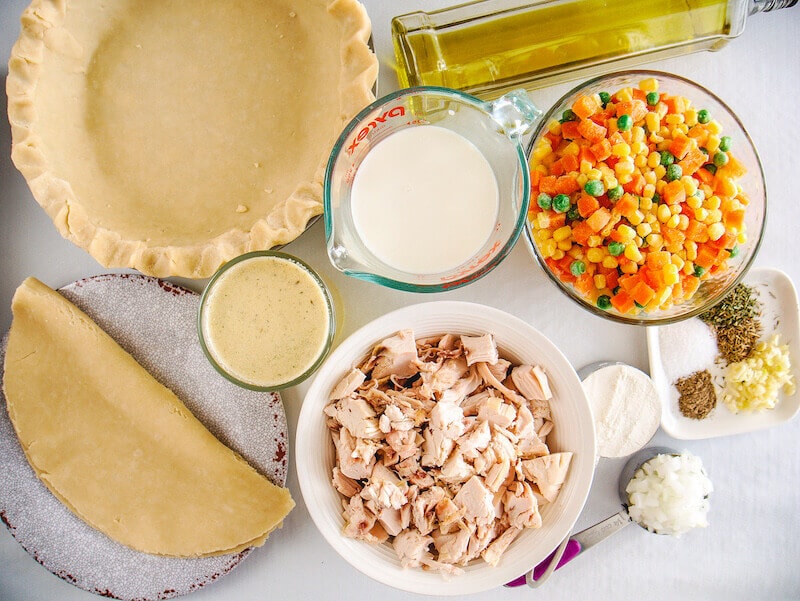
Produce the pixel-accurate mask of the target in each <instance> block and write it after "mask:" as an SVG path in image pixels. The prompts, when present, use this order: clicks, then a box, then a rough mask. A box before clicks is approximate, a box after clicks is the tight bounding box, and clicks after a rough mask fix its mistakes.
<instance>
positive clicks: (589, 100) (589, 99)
mask: <svg viewBox="0 0 800 601" xmlns="http://www.w3.org/2000/svg"><path fill="white" fill-rule="evenodd" d="M600 108H601V107H600V103H599V102H598V100H597V98H596V97H595V96H594V94H587V95H585V96H581V97H579V98H578V99H577V100H576V101H575V102H573V103H572V112H573V113H575V114H576V115H578V117H579V118H580V119H587V118H589V117H591V116H592V115H593V114H594V113H596V112H597V111H599V110H600Z"/></svg>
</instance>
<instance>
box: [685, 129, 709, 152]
mask: <svg viewBox="0 0 800 601" xmlns="http://www.w3.org/2000/svg"><path fill="white" fill-rule="evenodd" d="M687 135H688V136H689V137H690V138H694V140H695V141H696V142H697V146H698V147H702V146H705V145H706V142H707V141H708V129H706V128H705V127H704V126H702V125H695V126H694V127H692V128H690V129H689V133H688V134H687Z"/></svg>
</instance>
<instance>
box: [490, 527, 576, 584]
mask: <svg viewBox="0 0 800 601" xmlns="http://www.w3.org/2000/svg"><path fill="white" fill-rule="evenodd" d="M580 552H581V544H580V543H579V542H578V541H576V540H573V539H570V540H569V541H568V542H567V546H566V548H565V549H564V554H563V555H562V556H561V559H560V560H559V562H558V565H557V566H556V570H557V569H558V568H560V567H561V566H563V565H564V564H566V563H567V562H569V561H572V560H573V559H575V557H576V556H577V555H578V554H579V553H580ZM555 553H556V551H555V550H554V551H553V552H552V553H550V555H548V556H547V558H546V559H545V560H544V561H543V562H542V563H540V564H539V565H538V566H536V567H535V568H533V579H534V580H539V578H541V577H542V574H544V573H545V571H546V570H547V568H548V567H549V566H550V562H551V561H553V556H554V555H555ZM526 582H527V581H526V580H525V574H523V575H522V576H520V577H519V578H515V579H514V580H512V581H511V582H508V583H506V586H508V587H516V586H522V585H524V584H525V583H526Z"/></svg>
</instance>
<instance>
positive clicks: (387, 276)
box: [323, 86, 541, 292]
mask: <svg viewBox="0 0 800 601" xmlns="http://www.w3.org/2000/svg"><path fill="white" fill-rule="evenodd" d="M540 116H541V111H540V110H539V109H537V108H536V107H535V106H534V105H533V103H532V102H531V101H530V99H529V98H528V96H527V94H526V93H525V92H524V91H522V90H520V91H515V92H511V93H509V94H507V95H505V96H503V97H501V98H498V99H497V100H495V101H494V102H483V101H481V100H479V99H477V98H475V97H473V96H469V95H467V94H464V93H462V92H457V91H455V90H450V89H447V88H439V87H434V86H423V87H417V88H408V89H404V90H400V91H397V92H394V93H392V94H389V95H387V96H385V97H383V98H380V99H378V100H376V101H375V102H374V103H372V104H371V105H370V106H368V107H367V108H365V109H364V110H363V111H361V113H359V114H358V115H356V117H355V118H354V119H353V120H352V121H351V122H350V123H349V124H348V125H347V127H345V129H344V131H343V132H342V133H341V135H340V137H339V139H338V140H337V142H336V144H335V146H334V148H333V151H332V153H331V157H330V159H329V161H328V165H327V169H326V172H325V179H324V190H323V203H324V221H325V237H326V241H327V248H328V256H329V258H330V260H331V263H333V265H334V266H335V267H336V268H337V269H339V270H340V271H342V272H344V273H345V274H347V275H350V276H353V277H356V278H360V279H363V280H367V281H372V282H376V283H378V284H381V285H384V286H389V287H391V288H396V289H400V290H407V291H411V292H438V291H443V290H448V289H452V288H457V287H460V286H464V285H466V284H468V283H470V282H472V281H474V280H476V279H478V278H479V277H481V276H483V275H485V274H486V273H488V272H489V271H490V270H491V269H493V268H494V267H495V266H497V265H498V264H499V263H500V261H501V260H502V259H503V258H504V257H505V256H506V255H507V254H508V253H509V251H510V250H511V249H512V248H513V246H514V244H515V242H516V241H517V238H518V237H519V234H520V232H521V230H522V226H523V224H524V222H525V217H526V213H527V209H528V203H529V196H530V181H529V172H528V164H527V160H526V156H525V151H524V148H523V145H522V142H521V139H522V136H523V135H524V134H525V132H527V131H528V130H529V129H530V128H531V127H532V125H533V124H534V123H535V122H536V121H537V120H538V119H539V118H540ZM430 126H437V127H439V128H444V129H445V130H448V131H449V132H452V133H454V134H457V135H458V136H460V138H461V139H463V140H466V141H467V142H468V143H469V144H470V145H471V146H472V147H474V149H475V151H477V153H479V154H480V155H481V156H482V157H483V159H485V161H486V162H487V163H488V166H489V169H490V170H491V174H492V175H493V178H494V181H495V182H496V187H497V210H496V214H495V216H494V220H493V222H492V223H488V222H484V223H482V224H481V225H482V226H483V227H485V228H486V230H487V231H488V232H489V233H488V236H487V237H486V239H485V240H484V241H483V242H482V243H480V242H479V243H478V244H479V246H476V247H475V250H474V251H473V252H470V253H469V254H468V255H464V256H462V257H460V258H459V259H458V260H457V261H456V262H455V263H454V264H452V265H449V266H447V267H446V268H443V269H432V270H430V271H428V270H426V269H415V270H410V269H406V268H404V267H403V266H399V267H398V264H397V263H396V262H393V261H391V260H387V258H386V255H385V254H383V255H381V253H380V252H376V250H375V247H374V245H372V246H371V245H370V243H368V242H366V241H365V235H364V227H363V225H362V226H359V222H358V214H357V212H356V211H355V210H354V203H353V189H354V182H355V181H356V180H357V174H358V171H359V168H360V167H361V166H362V164H363V163H364V161H365V159H367V157H368V156H369V155H370V153H372V152H374V151H375V148H376V147H377V146H378V145H380V144H381V143H382V142H384V141H385V140H387V138H389V137H390V136H392V135H394V134H397V133H399V132H401V131H403V130H409V129H411V128H420V127H430ZM417 133H419V132H417ZM428 133H431V132H430V131H429V132H428ZM384 148H386V147H384ZM420 150H422V148H420ZM427 150H430V148H427ZM414 154H415V152H414V151H412V152H407V153H400V152H398V153H397V155H396V156H397V166H393V167H396V169H398V170H402V169H403V167H402V165H403V163H404V161H405V160H406V159H408V158H409V155H414ZM438 156H440V157H444V156H450V155H447V153H446V151H445V152H442V153H439V155H438ZM406 163H407V161H406ZM415 175H417V174H416V173H415V172H404V171H401V172H398V173H393V174H392V179H393V180H394V181H395V182H397V181H398V180H402V181H403V182H404V183H403V185H405V184H406V183H407V184H408V185H409V186H412V185H417V184H418V182H417V179H418V178H415ZM442 177H447V176H446V175H444V172H443V173H442ZM454 179H456V178H452V177H451V178H450V180H449V181H450V183H453V180H454ZM459 179H460V178H459ZM438 184H439V185H440V186H441V185H442V184H444V186H445V188H447V187H448V182H438ZM372 192H373V194H374V195H375V197H376V202H377V201H378V200H377V197H378V196H380V195H382V194H386V193H389V192H391V190H387V189H386V188H380V187H374V188H373V190H372ZM436 200H437V199H435V200H434V202H436ZM456 201H457V199H456ZM454 202H455V201H454ZM391 208H392V209H393V210H397V209H398V208H399V207H398V205H394V206H392V207H391ZM457 210H458V211H461V210H463V211H465V212H469V211H470V210H471V209H470V207H469V206H468V205H467V204H465V205H464V207H463V209H461V207H458V208H457ZM387 219H389V217H387ZM423 225H424V226H425V228H427V231H428V232H431V231H435V232H438V234H439V236H437V235H428V236H426V237H424V238H422V236H421V234H420V232H419V230H420V229H423V228H422V226H423ZM381 227H384V228H386V227H388V228H390V229H394V228H396V229H397V231H396V233H397V235H398V237H399V236H400V234H402V235H407V237H408V244H409V245H410V246H409V247H408V248H409V249H410V248H414V249H417V248H420V246H416V245H427V246H425V248H426V249H428V250H429V252H431V253H436V252H439V251H441V250H446V249H444V248H443V247H444V246H446V244H447V240H448V239H450V240H454V239H455V238H456V237H458V236H460V235H462V234H465V235H468V234H470V233H471V232H460V231H457V229H458V228H457V226H456V225H454V223H453V222H452V221H450V220H447V219H445V220H442V222H441V223H439V222H436V221H432V220H431V216H430V214H428V212H427V211H419V210H417V211H414V212H411V213H410V214H408V215H405V216H403V219H401V220H397V221H396V222H392V223H386V222H384V223H383V224H382V225H381ZM359 228H361V229H359ZM392 233H393V234H394V233H395V232H394V231H393V232H392ZM437 244H438V245H439V251H437ZM398 252H403V251H402V249H400V250H398Z"/></svg>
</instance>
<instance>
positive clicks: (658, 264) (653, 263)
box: [645, 250, 672, 270]
mask: <svg viewBox="0 0 800 601" xmlns="http://www.w3.org/2000/svg"><path fill="white" fill-rule="evenodd" d="M671 258H672V257H671V255H670V253H669V252H668V251H666V250H653V251H650V252H649V253H647V257H646V258H645V263H646V264H647V266H648V267H649V268H650V269H651V270H656V269H661V268H662V267H664V265H667V264H668V263H669V262H670V259H671Z"/></svg>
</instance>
